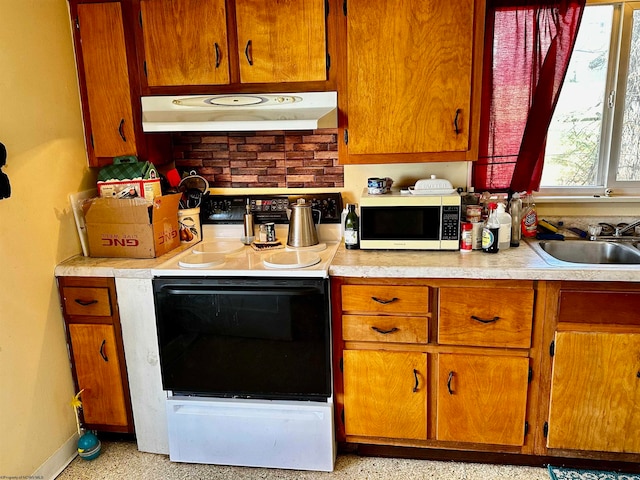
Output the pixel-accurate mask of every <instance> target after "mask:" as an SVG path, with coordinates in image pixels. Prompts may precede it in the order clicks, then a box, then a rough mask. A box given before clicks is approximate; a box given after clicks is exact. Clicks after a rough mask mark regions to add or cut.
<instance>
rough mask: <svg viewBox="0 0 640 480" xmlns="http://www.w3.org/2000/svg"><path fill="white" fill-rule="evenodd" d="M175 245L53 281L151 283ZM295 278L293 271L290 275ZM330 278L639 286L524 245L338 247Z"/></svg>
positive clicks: (618, 270)
mask: <svg viewBox="0 0 640 480" xmlns="http://www.w3.org/2000/svg"><path fill="white" fill-rule="evenodd" d="M189 247H190V245H186V246H181V247H178V248H177V249H175V250H173V251H171V252H169V253H166V254H165V255H163V256H161V257H158V258H152V259H133V258H93V257H84V256H82V255H77V256H75V257H71V258H70V259H68V260H65V261H64V262H62V263H60V264H59V265H57V266H56V268H55V275H56V276H79V277H118V278H152V277H153V273H152V270H153V269H154V268H156V267H157V266H158V265H161V264H162V263H164V262H167V261H168V260H170V259H171V258H173V257H174V256H175V255H178V254H180V253H182V252H183V251H184V250H185V249H186V248H189ZM291 274H292V276H295V270H291ZM329 274H330V275H331V276H336V277H360V278H367V277H369V278H375V277H382V278H464V279H496V280H497V279H506V280H578V281H617V282H640V265H587V266H585V265H582V264H580V265H568V266H557V265H550V264H548V263H547V262H545V261H544V260H543V259H542V257H540V256H539V255H538V254H537V253H536V252H535V251H534V250H533V249H532V248H531V246H530V245H529V244H528V243H527V242H521V243H520V246H519V247H517V248H508V249H506V250H501V251H499V252H498V253H496V254H488V253H484V252H482V251H480V250H474V251H472V252H464V253H463V252H459V251H453V252H440V251H437V252H436V251H417V250H347V249H345V248H344V244H342V245H340V247H339V248H338V251H337V253H336V255H335V256H334V258H333V260H332V262H331V265H330V267H329Z"/></svg>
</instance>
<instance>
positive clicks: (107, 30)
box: [76, 2, 138, 166]
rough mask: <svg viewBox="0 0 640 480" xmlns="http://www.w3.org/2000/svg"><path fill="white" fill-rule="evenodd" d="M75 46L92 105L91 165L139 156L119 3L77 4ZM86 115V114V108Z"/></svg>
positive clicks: (90, 106)
mask: <svg viewBox="0 0 640 480" xmlns="http://www.w3.org/2000/svg"><path fill="white" fill-rule="evenodd" d="M76 26H77V27H78V31H79V33H78V37H76V38H77V40H79V41H77V43H76V49H78V50H79V51H80V52H79V53H80V55H79V57H80V60H79V64H81V65H83V67H82V72H81V74H82V76H83V77H84V88H82V87H81V90H82V91H83V92H86V104H87V106H88V114H89V115H88V117H89V118H88V121H87V118H85V124H86V127H87V133H88V135H87V137H88V138H87V147H88V151H89V165H91V166H97V165H98V164H99V162H98V160H96V159H95V158H94V157H109V160H111V158H112V157H116V156H119V155H136V154H137V153H138V150H137V146H136V137H135V130H134V129H135V127H134V119H133V109H132V101H131V92H130V85H129V80H130V77H129V68H128V64H127V49H126V45H125V35H124V26H123V15H122V9H121V5H120V3H119V2H110V3H83V4H79V5H78V6H77V24H76ZM85 113H86V112H85Z"/></svg>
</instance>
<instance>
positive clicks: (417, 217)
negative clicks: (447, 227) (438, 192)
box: [360, 206, 441, 240]
mask: <svg viewBox="0 0 640 480" xmlns="http://www.w3.org/2000/svg"><path fill="white" fill-rule="evenodd" d="M440 208H441V207H440V206H421V207H406V206H403V207H362V208H361V229H360V230H361V232H360V234H361V238H362V239H363V240H439V239H440Z"/></svg>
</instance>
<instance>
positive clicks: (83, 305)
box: [62, 287, 111, 317]
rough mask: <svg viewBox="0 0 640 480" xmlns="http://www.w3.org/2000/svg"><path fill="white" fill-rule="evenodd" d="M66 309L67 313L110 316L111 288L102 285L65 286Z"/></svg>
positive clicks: (63, 290)
mask: <svg viewBox="0 0 640 480" xmlns="http://www.w3.org/2000/svg"><path fill="white" fill-rule="evenodd" d="M62 296H63V301H64V310H65V313H66V314H67V315H85V316H90V317H110V316H111V303H110V302H109V289H108V288H102V287H63V288H62Z"/></svg>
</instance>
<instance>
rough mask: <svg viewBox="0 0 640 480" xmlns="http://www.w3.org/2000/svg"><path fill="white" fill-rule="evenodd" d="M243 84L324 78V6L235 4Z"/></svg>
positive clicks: (304, 0)
mask: <svg viewBox="0 0 640 480" xmlns="http://www.w3.org/2000/svg"><path fill="white" fill-rule="evenodd" d="M235 4H236V22H237V32H238V57H239V59H240V81H241V82H242V83H276V82H303V81H314V80H325V79H326V78H327V57H326V52H327V50H326V43H327V42H326V38H325V36H326V27H325V1H324V0H278V1H275V2H264V1H263V0H236V2H235Z"/></svg>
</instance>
